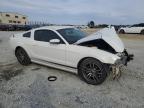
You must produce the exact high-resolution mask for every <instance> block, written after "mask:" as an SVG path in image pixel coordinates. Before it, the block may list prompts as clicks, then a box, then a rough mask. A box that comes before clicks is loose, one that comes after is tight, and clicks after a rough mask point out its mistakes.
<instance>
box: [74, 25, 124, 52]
mask: <svg viewBox="0 0 144 108" xmlns="http://www.w3.org/2000/svg"><path fill="white" fill-rule="evenodd" d="M96 39H103V40H104V41H105V42H107V43H108V44H109V45H110V46H111V47H113V48H114V49H115V51H116V52H123V51H124V44H123V42H122V41H121V39H120V38H119V36H118V35H117V33H116V31H115V29H114V27H111V28H104V29H102V30H100V31H98V32H95V33H93V34H91V35H89V36H87V37H85V38H83V39H80V40H78V41H77V42H76V43H75V44H81V43H84V42H88V41H92V40H96Z"/></svg>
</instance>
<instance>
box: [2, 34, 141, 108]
mask: <svg viewBox="0 0 144 108" xmlns="http://www.w3.org/2000/svg"><path fill="white" fill-rule="evenodd" d="M13 33H15V32H0V108H144V40H142V39H137V37H136V36H137V35H135V36H134V35H131V34H128V35H121V36H120V37H122V40H123V42H124V44H125V46H126V48H127V49H128V51H129V52H130V53H133V54H134V55H135V58H134V61H132V62H130V63H129V64H128V67H127V70H125V71H124V72H123V73H122V76H121V78H120V79H119V80H112V78H111V77H108V78H107V80H106V81H105V82H104V83H103V84H101V85H99V86H93V85H88V84H86V83H85V82H83V81H81V80H80V79H79V78H78V76H77V75H75V74H73V73H70V72H65V71H61V70H56V69H53V68H49V67H46V66H41V65H38V64H31V65H29V66H22V65H20V64H19V63H18V62H17V60H16V58H15V56H14V54H13V52H12V50H11V49H10V45H9V43H8V40H9V36H10V35H11V34H13ZM127 37H128V38H127ZM131 37H135V38H136V39H135V38H131ZM138 37H144V36H142V35H138ZM50 75H54V76H57V78H58V79H57V80H56V81H55V82H49V81H48V80H47V77H48V76H50Z"/></svg>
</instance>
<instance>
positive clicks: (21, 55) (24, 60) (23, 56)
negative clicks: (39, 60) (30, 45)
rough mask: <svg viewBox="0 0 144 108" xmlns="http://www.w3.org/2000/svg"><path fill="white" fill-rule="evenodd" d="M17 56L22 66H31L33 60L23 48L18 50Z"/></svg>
mask: <svg viewBox="0 0 144 108" xmlns="http://www.w3.org/2000/svg"><path fill="white" fill-rule="evenodd" d="M15 55H16V57H17V60H18V61H19V63H20V64H22V65H29V64H30V63H31V59H30V58H29V56H28V54H27V53H26V51H25V50H24V49H23V48H18V49H16V52H15Z"/></svg>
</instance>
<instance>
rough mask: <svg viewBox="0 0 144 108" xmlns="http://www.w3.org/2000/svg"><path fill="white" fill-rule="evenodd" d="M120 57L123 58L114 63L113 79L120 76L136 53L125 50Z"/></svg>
mask: <svg viewBox="0 0 144 108" xmlns="http://www.w3.org/2000/svg"><path fill="white" fill-rule="evenodd" d="M120 57H121V59H120V60H118V61H117V62H116V63H115V64H114V65H112V73H113V79H118V78H120V76H121V73H122V72H123V71H124V70H126V66H127V63H128V62H130V61H131V60H133V58H134V55H133V54H128V52H127V51H126V50H125V51H124V52H123V53H122V54H121V56H120Z"/></svg>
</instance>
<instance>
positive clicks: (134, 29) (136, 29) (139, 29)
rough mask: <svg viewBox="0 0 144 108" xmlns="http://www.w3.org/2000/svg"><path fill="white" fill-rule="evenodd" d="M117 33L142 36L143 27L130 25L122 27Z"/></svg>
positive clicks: (143, 32)
mask: <svg viewBox="0 0 144 108" xmlns="http://www.w3.org/2000/svg"><path fill="white" fill-rule="evenodd" d="M118 32H119V33H121V34H124V33H139V34H144V25H139V24H136V25H132V26H128V27H122V28H120V29H119V30H118Z"/></svg>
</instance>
